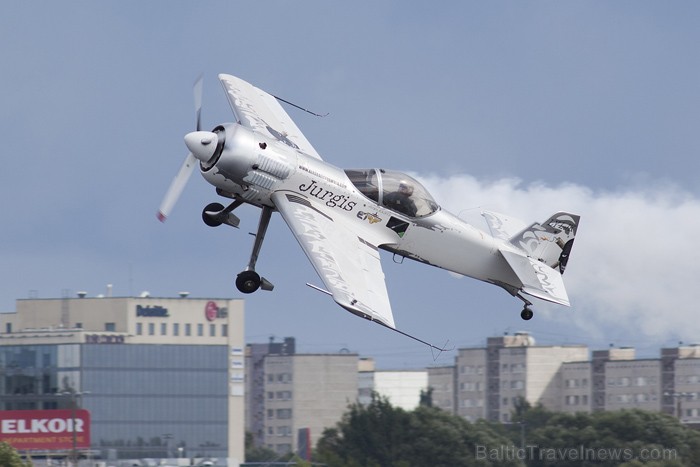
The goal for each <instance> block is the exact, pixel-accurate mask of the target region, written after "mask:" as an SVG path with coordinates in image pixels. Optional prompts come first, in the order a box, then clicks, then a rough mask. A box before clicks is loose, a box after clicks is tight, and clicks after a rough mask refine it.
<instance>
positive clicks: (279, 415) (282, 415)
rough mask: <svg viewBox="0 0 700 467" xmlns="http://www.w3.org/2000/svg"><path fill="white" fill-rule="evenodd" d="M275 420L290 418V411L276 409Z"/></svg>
mask: <svg viewBox="0 0 700 467" xmlns="http://www.w3.org/2000/svg"><path fill="white" fill-rule="evenodd" d="M277 418H278V419H280V420H288V419H290V418H292V409H277Z"/></svg>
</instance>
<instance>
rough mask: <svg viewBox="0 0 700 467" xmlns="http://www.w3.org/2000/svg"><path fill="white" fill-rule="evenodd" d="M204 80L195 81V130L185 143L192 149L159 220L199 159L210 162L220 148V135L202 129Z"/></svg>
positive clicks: (170, 205) (177, 194) (161, 219)
mask: <svg viewBox="0 0 700 467" xmlns="http://www.w3.org/2000/svg"><path fill="white" fill-rule="evenodd" d="M202 81H203V76H200V77H199V78H198V79H197V81H196V82H195V83H194V110H195V118H196V123H195V129H196V130H195V131H193V132H191V133H188V134H187V135H185V145H186V146H187V148H188V149H189V150H190V153H189V154H187V157H185V161H184V162H183V163H182V166H181V167H180V170H179V172H178V173H177V175H175V178H174V179H173V181H172V182H171V183H170V186H169V187H168V191H167V192H166V193H165V197H163V202H161V204H160V208H159V209H158V220H160V221H161V222H165V219H166V218H167V217H168V216H169V215H170V211H172V209H173V207H174V206H175V203H176V202H177V200H178V198H180V194H181V193H182V190H183V189H184V188H185V185H186V184H187V181H188V180H189V179H190V176H191V175H192V171H193V170H194V168H195V165H196V164H197V161H198V160H199V161H201V162H205V163H206V162H208V161H209V160H211V159H212V157H213V156H214V154H215V152H216V151H217V149H218V148H219V146H220V145H219V142H220V141H219V135H217V134H216V133H214V132H211V131H201V127H202Z"/></svg>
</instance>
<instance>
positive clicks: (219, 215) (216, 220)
mask: <svg viewBox="0 0 700 467" xmlns="http://www.w3.org/2000/svg"><path fill="white" fill-rule="evenodd" d="M220 194H221V193H220ZM222 195H223V194H222ZM229 197H230V198H234V197H233V196H229ZM241 204H243V200H241V199H239V198H234V201H233V202H232V203H231V204H229V205H228V206H226V207H225V208H224V206H223V204H219V203H210V204H207V206H206V207H205V208H204V210H203V211H202V220H203V221H204V223H205V224H207V225H208V226H209V227H218V226H220V225H221V224H226V225H230V226H231V227H236V228H238V224H239V223H240V222H241V220H240V219H239V218H238V217H237V216H236V215H234V214H233V210H234V209H236V208H237V207H238V206H240V205H241ZM271 217H272V208H269V207H267V206H263V208H262V212H261V213H260V222H259V224H258V231H257V233H255V234H254V236H255V243H253V251H252V252H251V254H250V261H248V267H247V268H245V270H244V271H242V272H241V273H240V274H238V276H236V288H237V289H238V290H239V291H240V292H241V293H245V294H249V293H253V292H255V291H256V290H258V289H262V290H272V289H273V288H274V287H275V286H274V285H272V283H271V282H270V281H268V280H267V279H265V278H264V277H260V275H259V274H258V273H257V272H255V264H256V263H257V262H258V255H259V254H260V248H261V247H262V243H263V240H264V239H265V232H267V226H268V225H270V218H271Z"/></svg>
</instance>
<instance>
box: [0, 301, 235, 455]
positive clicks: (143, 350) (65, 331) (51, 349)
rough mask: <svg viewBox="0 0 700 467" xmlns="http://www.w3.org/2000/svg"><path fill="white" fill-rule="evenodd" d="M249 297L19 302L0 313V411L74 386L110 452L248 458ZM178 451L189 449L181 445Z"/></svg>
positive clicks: (95, 434)
mask: <svg viewBox="0 0 700 467" xmlns="http://www.w3.org/2000/svg"><path fill="white" fill-rule="evenodd" d="M243 324H244V321H243V301H242V300H232V299H194V298H186V297H184V296H183V297H181V298H154V297H126V298H112V297H107V298H87V297H83V298H63V299H44V300H42V299H30V300H18V301H17V309H16V311H15V312H14V313H0V329H1V330H2V331H4V332H2V333H1V334H0V410H29V409H60V408H68V407H70V404H71V403H72V401H71V397H66V394H68V395H71V394H75V395H77V397H78V398H79V402H80V403H81V405H82V407H83V408H84V409H87V410H88V411H89V412H90V414H91V419H92V422H91V440H92V441H91V444H92V445H91V449H92V450H93V451H99V452H101V453H102V455H103V457H105V458H109V457H120V458H125V457H128V458H145V457H178V456H187V457H217V458H229V459H230V461H229V465H237V464H238V463H239V462H242V461H243V457H244V425H243V415H244V394H245V390H244V352H243V351H244V337H243V332H244V328H243ZM179 448H181V449H179Z"/></svg>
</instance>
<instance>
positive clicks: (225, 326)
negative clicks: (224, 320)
mask: <svg viewBox="0 0 700 467" xmlns="http://www.w3.org/2000/svg"><path fill="white" fill-rule="evenodd" d="M221 335H222V336H224V337H226V336H228V324H222V325H221Z"/></svg>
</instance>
